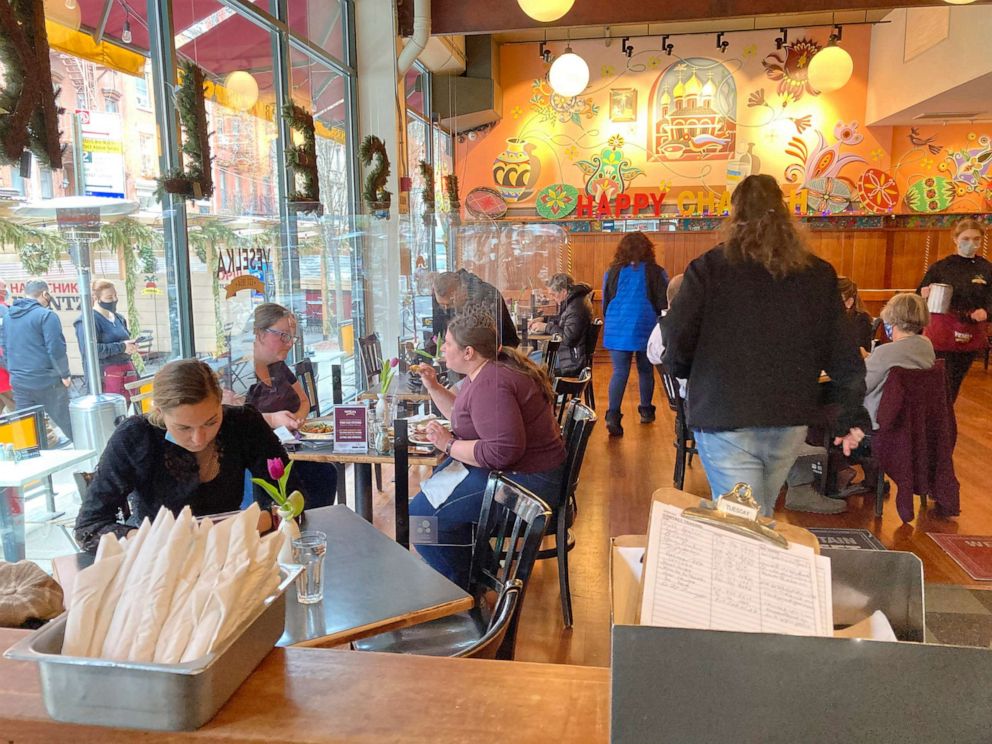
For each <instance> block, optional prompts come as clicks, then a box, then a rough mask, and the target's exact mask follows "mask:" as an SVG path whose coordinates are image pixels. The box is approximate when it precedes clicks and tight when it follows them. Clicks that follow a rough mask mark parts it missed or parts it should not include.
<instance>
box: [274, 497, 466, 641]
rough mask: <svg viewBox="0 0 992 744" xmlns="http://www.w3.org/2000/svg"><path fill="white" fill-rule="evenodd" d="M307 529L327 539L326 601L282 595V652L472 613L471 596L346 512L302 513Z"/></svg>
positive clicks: (293, 593)
mask: <svg viewBox="0 0 992 744" xmlns="http://www.w3.org/2000/svg"><path fill="white" fill-rule="evenodd" d="M305 516H306V520H305V522H304V524H303V525H302V528H303V529H305V530H320V531H321V532H326V533H327V554H326V556H325V558H324V587H325V588H324V600H323V601H322V602H318V603H317V604H313V605H301V604H300V603H299V602H297V601H296V589H295V587H292V588H290V590H289V591H288V592H287V594H286V630H285V632H284V633H283V636H282V638H280V639H279V645H280V646H292V645H303V646H316V645H322V646H330V645H335V644H338V643H345V642H348V641H353V640H357V639H359V638H365V637H367V636H370V635H376V634H377V633H382V632H385V631H386V630H393V629H396V628H404V627H406V626H408V625H416V624H418V623H423V622H427V621H428V620H434V619H436V618H439V617H445V616H447V615H453V614H455V613H457V612H462V611H465V610H469V609H471V608H472V604H473V601H472V597H471V596H469V595H468V594H467V593H466V592H465V591H463V590H462V589H461V588H459V587H458V586H456V585H455V584H453V583H452V582H450V581H448V579H446V578H445V577H444V576H442V575H441V574H439V573H438V572H437V571H435V570H434V569H432V568H431V567H430V566H428V565H427V564H426V563H424V562H423V561H422V560H420V558H419V557H417V556H416V555H414V554H413V553H411V552H410V551H409V550H407V549H405V548H403V547H402V546H401V545H399V544H398V543H396V542H395V541H393V540H391V539H390V538H388V537H387V536H386V535H384V534H383V533H381V532H379V530H377V529H376V528H375V527H373V526H372V525H371V524H369V523H368V522H366V521H365V520H364V519H362V518H361V517H360V516H358V515H357V514H355V512H353V511H351V510H350V509H349V508H348V507H346V506H344V505H340V504H339V505H337V506H325V507H322V508H320V509H311V510H310V511H308V512H307V513H306V515H305Z"/></svg>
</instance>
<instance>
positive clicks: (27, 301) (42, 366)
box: [0, 279, 72, 439]
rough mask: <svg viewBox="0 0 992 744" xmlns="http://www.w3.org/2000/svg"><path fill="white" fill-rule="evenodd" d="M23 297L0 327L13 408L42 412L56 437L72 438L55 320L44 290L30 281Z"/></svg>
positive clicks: (59, 326) (62, 342) (62, 338)
mask: <svg viewBox="0 0 992 744" xmlns="http://www.w3.org/2000/svg"><path fill="white" fill-rule="evenodd" d="M24 295H25V296H24V297H19V298H18V299H16V300H14V303H13V305H11V307H10V311H9V312H8V313H7V317H6V318H4V321H3V325H2V326H0V349H2V351H3V355H4V357H5V358H6V362H7V370H8V371H9V372H10V385H11V388H12V389H13V392H14V405H15V406H16V407H17V408H18V409H21V408H28V407H29V406H38V405H40V406H44V407H45V412H46V413H47V414H48V415H49V416H50V417H51V419H52V421H54V422H55V423H56V424H57V425H58V427H59V428H60V429H61V430H62V432H63V433H64V434H65V435H66V436H67V437H69V438H70V439H71V438H72V424H71V423H70V421H69V383H70V378H69V357H68V356H67V355H66V345H65V336H64V335H63V334H62V324H61V323H60V322H59V316H58V315H56V314H55V311H54V310H52V309H51V304H52V296H51V295H50V294H49V293H48V284H47V283H46V282H45V281H43V280H41V279H32V280H31V281H29V282H28V283H27V284H26V285H25V287H24Z"/></svg>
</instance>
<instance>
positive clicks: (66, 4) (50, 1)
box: [44, 0, 82, 31]
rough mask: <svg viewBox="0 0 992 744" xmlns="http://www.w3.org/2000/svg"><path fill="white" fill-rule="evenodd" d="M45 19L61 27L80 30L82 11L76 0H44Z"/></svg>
mask: <svg viewBox="0 0 992 744" xmlns="http://www.w3.org/2000/svg"><path fill="white" fill-rule="evenodd" d="M44 6H45V18H47V19H48V20H50V21H54V22H55V23H58V24H59V25H61V26H65V27H66V28H71V29H72V30H73V31H78V30H79V25H80V22H81V16H82V11H80V9H79V3H77V2H76V0H44Z"/></svg>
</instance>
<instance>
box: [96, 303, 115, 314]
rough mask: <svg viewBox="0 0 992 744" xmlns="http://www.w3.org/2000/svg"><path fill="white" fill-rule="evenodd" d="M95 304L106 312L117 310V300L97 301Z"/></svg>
mask: <svg viewBox="0 0 992 744" xmlns="http://www.w3.org/2000/svg"><path fill="white" fill-rule="evenodd" d="M97 304H98V305H99V306H100V307H102V308H103V309H104V310H106V311H108V312H111V313H116V312H117V300H114V301H113V302H98V303H97Z"/></svg>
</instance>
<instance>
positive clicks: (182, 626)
mask: <svg viewBox="0 0 992 744" xmlns="http://www.w3.org/2000/svg"><path fill="white" fill-rule="evenodd" d="M213 526H214V523H213V522H212V521H210V520H209V519H204V520H201V521H200V522H199V523H198V524H197V526H196V528H195V534H194V536H193V543H192V545H191V546H190V547H189V552H188V553H187V554H186V559H185V560H184V561H183V567H182V570H181V571H180V572H179V578H178V580H177V581H176V587H175V591H173V593H172V602H171V604H170V606H169V614H168V616H167V617H166V620H165V622H164V623H163V624H162V632H161V633H160V634H159V636H158V641H157V642H156V644H155V657H154V660H155V662H156V663H159V664H178V663H179V659H180V658H182V655H183V651H185V650H186V644H188V643H189V637H190V636H191V635H192V633H193V627H194V626H195V625H196V618H194V617H193V614H192V612H190V595H191V594H192V592H193V587H194V586H196V582H197V580H198V579H199V578H200V571H201V570H202V568H203V554H204V553H205V552H206V549H207V536H208V535H209V534H210V530H211V529H212V528H213Z"/></svg>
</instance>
